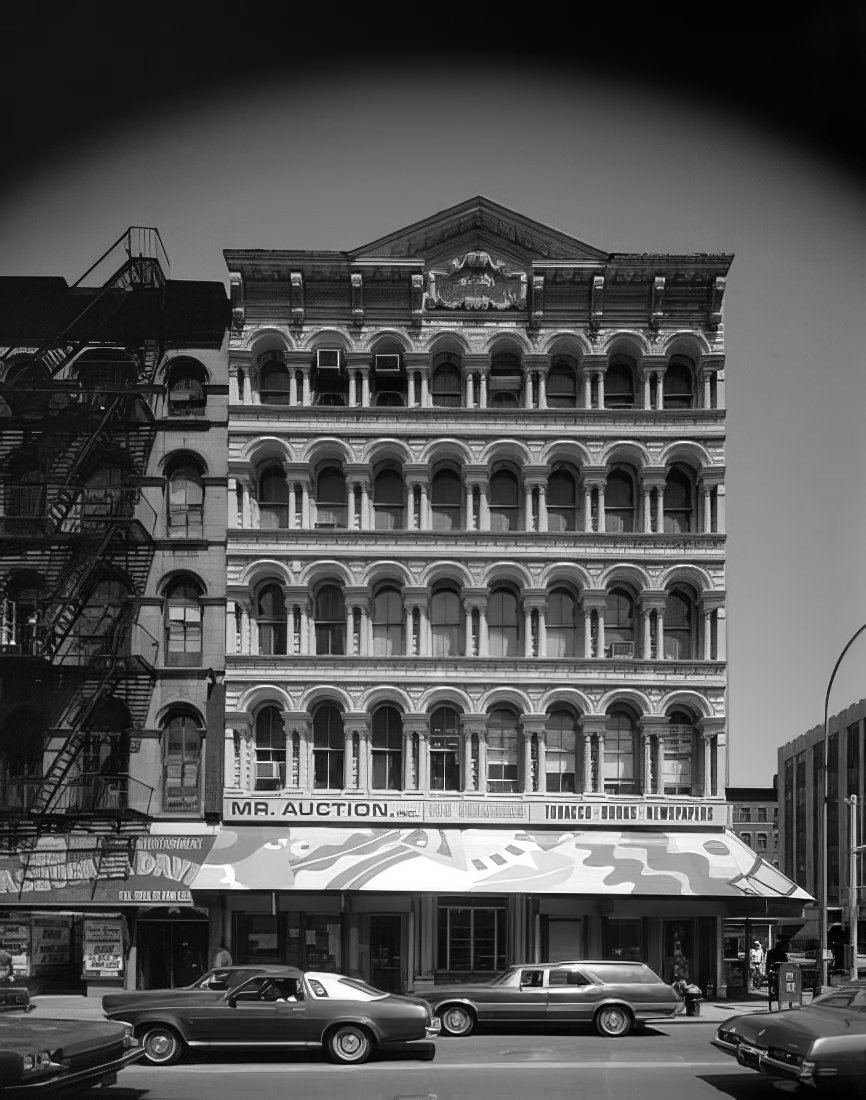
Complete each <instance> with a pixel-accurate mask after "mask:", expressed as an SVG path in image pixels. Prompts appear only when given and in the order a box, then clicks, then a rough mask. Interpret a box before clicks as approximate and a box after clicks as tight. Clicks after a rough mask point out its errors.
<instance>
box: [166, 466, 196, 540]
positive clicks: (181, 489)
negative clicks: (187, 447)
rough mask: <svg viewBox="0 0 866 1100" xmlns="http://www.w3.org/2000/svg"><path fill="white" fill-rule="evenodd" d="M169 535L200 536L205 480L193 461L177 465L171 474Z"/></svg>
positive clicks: (168, 509) (168, 495) (182, 537)
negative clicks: (203, 480)
mask: <svg viewBox="0 0 866 1100" xmlns="http://www.w3.org/2000/svg"><path fill="white" fill-rule="evenodd" d="M166 507H167V513H168V514H167V516H166V520H167V524H168V537H169V538H171V539H200V538H201V537H202V524H203V521H204V512H203V510H204V483H203V482H202V478H201V470H200V469H199V468H198V467H196V466H195V465H194V464H193V463H192V462H184V463H182V464H180V465H178V466H174V467H173V468H172V470H171V472H170V473H169V475H168V492H167V494H166Z"/></svg>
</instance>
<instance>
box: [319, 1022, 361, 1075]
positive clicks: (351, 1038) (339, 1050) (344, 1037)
mask: <svg viewBox="0 0 866 1100" xmlns="http://www.w3.org/2000/svg"><path fill="white" fill-rule="evenodd" d="M325 1048H326V1050H327V1052H328V1057H329V1058H330V1059H331V1061H332V1062H340V1063H342V1064H343V1065H354V1066H357V1065H360V1063H361V1062H366V1061H367V1059H368V1058H369V1057H370V1054H371V1052H372V1050H373V1042H372V1040H371V1039H370V1036H369V1034H368V1033H367V1032H366V1031H365V1030H364V1028H362V1027H358V1025H357V1024H341V1025H340V1027H335V1028H334V1030H333V1031H332V1032H330V1033H329V1034H328V1037H327V1039H326V1041H325Z"/></svg>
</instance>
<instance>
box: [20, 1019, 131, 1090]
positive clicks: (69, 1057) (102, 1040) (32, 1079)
mask: <svg viewBox="0 0 866 1100" xmlns="http://www.w3.org/2000/svg"><path fill="white" fill-rule="evenodd" d="M143 1056H144V1050H143V1049H142V1047H141V1044H140V1043H139V1042H138V1040H137V1039H135V1038H134V1037H133V1032H132V1028H131V1027H129V1026H128V1025H127V1024H120V1023H106V1022H103V1021H101V1020H54V1019H49V1018H48V1017H46V1018H45V1019H40V1018H38V1017H33V1016H27V1017H24V1016H6V1017H4V1018H3V1019H2V1020H0V1097H3V1098H4V1100H7V1098H11V1097H22V1096H33V1095H36V1094H40V1095H42V1094H45V1093H50V1094H51V1095H57V1094H61V1093H66V1092H75V1093H77V1092H78V1090H79V1089H85V1088H91V1087H92V1086H94V1085H113V1084H114V1082H115V1081H116V1080H117V1074H118V1073H119V1072H120V1070H122V1069H124V1067H126V1066H128V1065H129V1064H130V1063H131V1062H137V1061H138V1060H139V1059H140V1058H142V1057H143Z"/></svg>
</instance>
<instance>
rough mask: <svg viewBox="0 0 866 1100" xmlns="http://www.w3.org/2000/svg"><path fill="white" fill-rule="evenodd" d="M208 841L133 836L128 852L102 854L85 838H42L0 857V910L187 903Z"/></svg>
mask: <svg viewBox="0 0 866 1100" xmlns="http://www.w3.org/2000/svg"><path fill="white" fill-rule="evenodd" d="M213 841H214V838H213V836H212V835H211V834H200V835H191V836H178V835H165V836H162V835H153V836H138V837H135V838H134V839H132V841H131V843H130V846H129V848H128V849H126V848H124V849H121V850H120V851H118V850H117V849H116V848H112V849H110V850H109V851H105V850H103V849H101V848H100V847H99V845H98V841H97V840H95V839H93V838H89V837H42V838H40V840H39V842H38V844H37V845H36V846H35V847H33V848H22V849H21V850H20V851H17V852H14V853H11V854H4V855H2V856H0V906H11V905H27V906H33V905H52V906H58V907H68V906H70V905H75V906H78V905H90V904H92V905H101V906H105V905H106V904H109V905H117V904H119V903H120V904H131V905H136V904H138V905H191V904H192V895H191V894H190V885H191V884H192V881H193V879H194V878H195V876H196V874H197V873H198V870H199V868H200V867H201V865H202V863H203V862H204V860H205V857H206V856H207V854H208V852H209V851H210V849H211V846H212V845H213Z"/></svg>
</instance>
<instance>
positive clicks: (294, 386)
mask: <svg viewBox="0 0 866 1100" xmlns="http://www.w3.org/2000/svg"><path fill="white" fill-rule="evenodd" d="M297 403H298V372H297V371H296V370H295V368H294V367H290V368H289V404H290V405H297Z"/></svg>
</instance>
